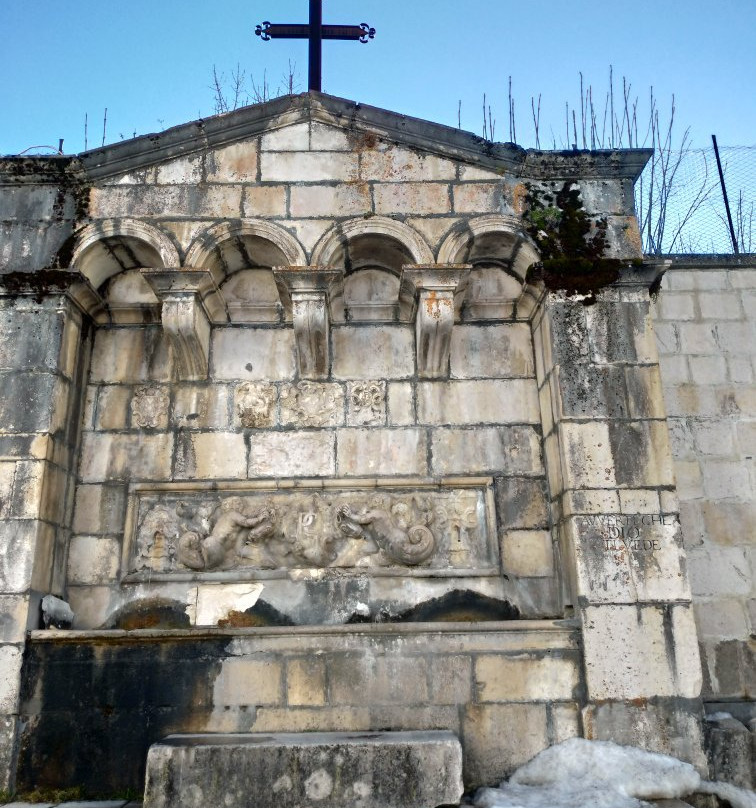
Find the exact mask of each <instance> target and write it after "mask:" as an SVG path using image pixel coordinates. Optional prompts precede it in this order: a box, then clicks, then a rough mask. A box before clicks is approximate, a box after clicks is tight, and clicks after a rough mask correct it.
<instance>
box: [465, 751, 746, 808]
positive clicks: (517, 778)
mask: <svg viewBox="0 0 756 808" xmlns="http://www.w3.org/2000/svg"><path fill="white" fill-rule="evenodd" d="M700 785H701V778H700V776H699V774H698V772H697V771H696V770H695V769H694V768H693V766H691V765H690V764H689V763H683V762H682V761H680V760H677V759H675V758H673V757H668V756H667V755H659V754H656V753H654V752H647V751H645V750H644V749H637V748H635V747H631V746H620V745H618V744H615V743H611V742H609V741H587V740H585V739H584V738H570V739H569V740H567V741H564V742H563V743H560V744H557V745H556V746H552V747H550V748H549V749H545V750H544V751H543V752H541V753H540V754H538V755H536V756H535V757H534V758H533V759H532V760H531V761H530V762H528V763H526V764H525V765H524V766H521V767H520V768H519V769H517V771H516V772H515V773H514V774H513V775H512V777H511V778H510V779H509V782H506V781H505V782H503V783H502V784H501V785H500V786H499V788H498V789H494V788H486V789H481V790H480V791H479V792H478V793H477V794H476V795H475V805H476V806H477V808H641V807H642V806H645V805H648V803H646V802H644V801H643V800H644V799H645V800H650V799H651V800H654V799H656V800H659V799H678V798H680V797H684V796H686V795H687V794H690V793H692V792H693V791H696V790H698V788H699V786H700ZM736 808H756V805H748V806H745V805H743V806H736Z"/></svg>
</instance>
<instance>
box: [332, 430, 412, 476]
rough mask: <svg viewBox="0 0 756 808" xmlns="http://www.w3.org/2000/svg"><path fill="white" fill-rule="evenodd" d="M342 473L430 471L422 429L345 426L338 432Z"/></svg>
mask: <svg viewBox="0 0 756 808" xmlns="http://www.w3.org/2000/svg"><path fill="white" fill-rule="evenodd" d="M337 454H338V467H339V474H343V475H346V476H350V477H351V476H355V475H365V476H374V475H395V474H420V475H423V474H427V470H428V469H427V461H426V437H425V431H424V430H421V429H374V428H373V429H344V430H341V431H340V432H339V433H338V439H337Z"/></svg>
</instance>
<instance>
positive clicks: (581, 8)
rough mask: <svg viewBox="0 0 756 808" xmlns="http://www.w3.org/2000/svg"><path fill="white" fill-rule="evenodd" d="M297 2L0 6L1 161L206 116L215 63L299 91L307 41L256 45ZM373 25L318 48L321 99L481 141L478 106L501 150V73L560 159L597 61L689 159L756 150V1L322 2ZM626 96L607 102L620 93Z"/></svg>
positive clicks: (39, 1)
mask: <svg viewBox="0 0 756 808" xmlns="http://www.w3.org/2000/svg"><path fill="white" fill-rule="evenodd" d="M307 9H308V4H307V0H149V2H148V0H128V2H120V0H54V2H53V1H52V0H34V2H32V0H0V31H2V35H3V47H2V49H1V50H0V75H1V76H2V82H0V154H16V153H18V152H20V151H22V150H24V149H26V148H28V147H30V146H35V145H57V143H58V139H59V138H64V151H65V152H66V153H72V152H77V151H80V150H82V149H83V148H84V118H85V114H86V115H88V122H89V134H88V145H89V147H90V148H93V147H95V146H99V145H100V143H101V142H102V128H103V113H104V109H105V108H106V107H107V109H108V121H107V132H106V142H113V141H117V140H120V139H121V137H123V138H128V137H131V136H132V135H133V133H134V132H136V133H137V134H138V135H143V134H147V133H150V132H155V131H160V130H162V129H165V128H168V127H170V126H175V125H177V124H180V123H185V122H187V121H190V120H194V119H196V118H197V117H206V116H209V115H211V114H213V111H214V104H213V92H212V90H211V89H210V84H211V81H212V71H213V66H215V67H216V69H217V70H218V72H219V73H224V74H226V75H227V76H228V75H229V74H230V73H231V72H232V71H233V70H234V69H235V68H236V65H237V64H239V65H240V66H241V68H242V69H243V70H244V71H246V74H247V77H248V80H249V77H250V76H252V77H254V79H255V80H256V81H257V82H258V84H259V83H261V82H262V80H263V76H266V77H267V79H268V81H269V83H270V84H271V85H272V86H273V88H275V87H277V86H278V85H279V84H280V83H281V81H282V78H283V76H285V74H286V73H287V72H288V63H289V60H291V62H292V63H294V65H295V68H296V73H297V76H298V89H299V90H300V91H302V90H305V89H306V83H307V49H306V44H305V43H299V42H292V41H282V40H279V41H272V42H268V43H263V42H261V41H260V39H259V38H257V37H255V36H254V27H255V24H256V23H259V22H262V21H263V20H266V19H267V20H271V21H273V22H306V21H307ZM363 21H365V22H368V23H370V24H371V25H373V26H375V28H376V29H377V31H378V33H377V36H376V39H375V40H374V41H373V42H371V43H370V44H368V45H361V44H359V43H355V42H344V43H342V42H331V43H325V44H324V65H323V89H324V91H325V92H328V93H331V94H332V95H337V96H341V97H344V98H349V99H352V100H355V101H360V102H363V103H366V104H372V105H375V106H378V107H384V108H387V109H392V110H395V111H398V112H401V113H405V114H409V115H414V116H417V117H420V118H427V119H429V120H433V121H437V122H440V123H444V124H448V125H451V126H456V125H457V115H458V103H459V101H461V102H462V111H461V120H462V128H464V129H468V130H471V131H474V132H476V133H478V134H481V133H482V99H483V93H486V97H487V104H490V106H491V109H492V115H493V117H494V118H495V120H496V128H495V139H497V140H508V139H509V128H508V101H507V84H508V77H509V76H510V75H511V77H512V84H513V94H514V98H515V114H516V122H517V140H518V142H519V143H521V144H522V145H524V146H533V145H535V143H534V135H533V125H532V116H531V112H530V99H531V97H532V96H534V97H536V98H537V96H538V94H539V93H540V94H541V97H542V98H541V145H542V146H544V147H549V146H550V145H551V141H552V138H551V133H550V130H551V128H553V130H554V135H555V138H556V141H557V146H558V147H562V146H563V145H565V144H564V141H565V138H566V136H565V135H564V134H563V133H564V128H565V124H564V114H565V113H564V105H565V101H568V102H569V103H570V106H571V107H572V106H577V107H578V110H579V98H580V94H579V72H580V71H582V72H583V75H584V77H585V82H586V85H587V84H589V83H590V84H592V85H593V87H594V97H595V98H596V99H597V101H596V103H597V106H598V107H600V110H601V114H603V105H604V98H605V93H606V91H607V89H608V71H609V65H610V64H611V65H613V67H614V75H615V79H616V81H617V84H618V85H621V80H622V76H623V75H624V76H626V77H627V78H628V79H629V81H630V82H631V83H632V96H633V97H634V96H635V95H636V94H637V95H639V96H640V99H641V100H640V103H639V118H640V119H645V117H646V116H647V113H646V111H645V110H646V99H647V96H648V92H649V87H651V86H653V87H654V91H655V93H656V96H657V98H658V99H659V102H660V106H661V109H662V112H663V113H664V114H667V113H668V110H669V103H670V99H671V96H672V94H673V93H674V94H675V96H676V102H677V128H678V132H680V133H681V132H682V130H683V129H684V128H685V127H687V126H689V127H690V129H691V134H692V138H693V144H694V145H695V146H702V147H705V146H708V145H709V143H710V135H711V134H712V133H714V134H716V135H717V137H718V140H719V142H720V144H722V145H748V146H750V145H756V104H754V101H753V87H754V86H755V85H756V49H754V45H753V42H754V32H756V0H719V2H718V3H716V4H713V3H711V2H710V0H709V2H703V0H686V2H683V1H682V0H680V1H679V2H678V1H677V0H675V2H672V1H671V0H656V2H650V0H633V1H632V2H623V3H619V2H615V3H607V2H600V3H599V2H594V1H593V0H590V2H589V0H571V1H570V2H568V1H567V0H541V2H527V0H518V2H513V1H512V0H495V1H494V0H465V1H464V2H456V1H454V0H351V2H349V1H348V0H324V22H331V23H358V22H363ZM620 93H621V90H620V89H618V95H619V94H620Z"/></svg>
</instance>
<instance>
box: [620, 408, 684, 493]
mask: <svg viewBox="0 0 756 808" xmlns="http://www.w3.org/2000/svg"><path fill="white" fill-rule="evenodd" d="M609 442H610V445H611V455H612V456H613V458H614V476H615V479H616V481H617V485H620V486H628V487H631V488H645V487H651V486H654V487H656V486H671V485H673V484H674V471H673V466H672V453H671V452H670V448H669V433H668V431H667V424H666V422H665V421H633V422H631V421H624V422H620V421H612V422H610V423H609Z"/></svg>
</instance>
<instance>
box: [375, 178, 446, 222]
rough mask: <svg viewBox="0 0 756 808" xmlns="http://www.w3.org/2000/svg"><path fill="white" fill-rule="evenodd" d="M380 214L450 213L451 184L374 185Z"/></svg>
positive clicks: (407, 183) (396, 183)
mask: <svg viewBox="0 0 756 808" xmlns="http://www.w3.org/2000/svg"><path fill="white" fill-rule="evenodd" d="M373 197H374V199H375V212H376V213H378V214H396V213H412V214H414V215H417V214H420V213H433V214H435V213H449V212H451V204H450V201H449V186H448V185H447V184H446V183H440V182H392V183H376V184H375V185H374V186H373Z"/></svg>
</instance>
